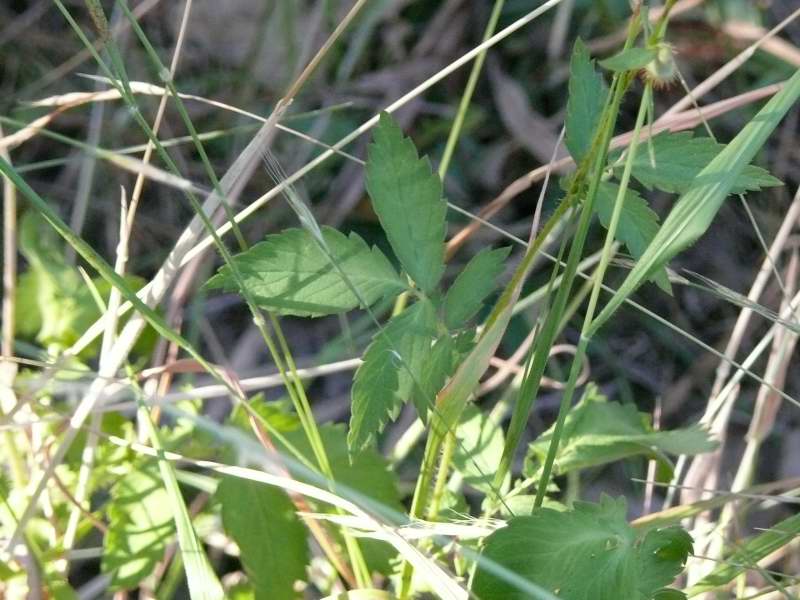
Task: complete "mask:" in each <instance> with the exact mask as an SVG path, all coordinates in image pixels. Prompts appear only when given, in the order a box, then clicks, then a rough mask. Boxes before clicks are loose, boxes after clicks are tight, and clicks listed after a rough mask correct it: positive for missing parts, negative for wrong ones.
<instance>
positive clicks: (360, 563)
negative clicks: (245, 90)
mask: <svg viewBox="0 0 800 600" xmlns="http://www.w3.org/2000/svg"><path fill="white" fill-rule="evenodd" d="M55 1H56V4H57V6H58V7H59V9H60V10H61V12H62V14H64V16H65V18H66V19H67V20H68V22H69V23H70V25H71V26H72V27H73V29H74V30H75V31H76V34H77V35H78V36H79V37H80V38H81V40H82V41H83V42H84V45H86V46H87V48H90V52H92V54H93V56H94V58H95V60H96V61H97V62H98V64H99V65H100V66H101V68H102V69H103V70H104V71H105V72H106V73H107V75H108V76H109V78H110V79H111V81H112V84H113V85H115V87H117V89H118V90H119V92H120V95H121V96H122V98H123V100H125V101H126V103H127V104H128V105H129V107H130V108H131V110H132V114H133V116H134V119H135V120H136V122H137V124H138V125H139V126H140V127H141V128H142V130H143V131H144V132H145V133H146V134H147V136H148V138H149V139H150V140H151V141H152V142H153V144H154V146H155V148H156V151H157V152H158V154H159V156H160V157H161V158H162V160H164V162H165V164H166V165H167V167H168V168H169V169H170V170H171V171H172V172H173V173H176V174H177V173H178V169H177V166H176V165H175V163H174V162H173V161H172V159H171V158H170V156H169V155H168V154H167V153H166V151H165V149H164V148H163V146H162V145H161V144H160V142H159V140H158V139H157V137H156V136H155V135H154V133H153V131H152V130H151V128H150V126H149V124H148V123H147V122H146V121H145V120H144V118H143V117H142V115H141V113H140V112H139V110H138V106H137V105H136V102H135V100H134V98H133V95H132V92H131V90H130V87H129V84H128V81H127V77H126V76H125V69H124V65H123V63H122V60H121V59H120V57H119V53H118V51H117V50H116V46H115V45H114V44H113V40H112V41H111V43H110V44H109V54H110V56H111V57H112V63H113V64H114V67H115V68H116V70H117V73H116V74H114V73H112V72H111V71H110V70H109V69H108V67H107V66H106V65H105V63H104V62H103V61H102V59H101V58H100V56H99V55H98V54H97V53H96V52H94V51H93V50H94V48H93V47H92V46H91V43H90V42H89V41H88V40H87V39H86V37H85V35H84V34H83V32H82V31H81V29H80V27H79V26H78V25H77V23H75V21H74V19H72V16H71V15H70V14H69V12H68V11H67V10H66V8H65V7H64V6H63V4H62V3H61V1H60V0H55ZM118 4H119V6H120V7H121V8H122V10H123V11H124V12H125V14H126V16H127V18H128V19H129V21H130V23H131V26H132V27H133V29H134V31H135V32H136V34H137V36H138V37H139V39H140V40H141V41H142V44H143V45H144V46H145V49H146V50H147V51H148V55H149V57H150V59H151V61H152V62H153V63H154V65H155V66H156V68H158V70H159V72H160V73H166V72H167V71H166V70H165V68H164V66H163V65H162V64H161V62H160V59H159V58H158V55H157V53H156V52H155V50H154V49H153V48H152V46H151V45H150V44H149V41H148V40H147V38H146V36H145V35H144V32H143V31H142V29H141V27H139V25H138V22H137V21H136V19H135V17H134V16H133V14H132V13H131V12H130V9H129V8H128V7H127V4H126V3H125V2H124V1H122V0H118ZM165 80H166V84H167V89H168V90H169V91H170V93H171V95H172V96H173V98H174V99H175V102H176V105H177V106H178V111H179V114H180V116H181V117H182V119H183V120H184V123H185V124H186V126H187V128H188V129H189V132H190V134H191V137H192V140H193V142H194V144H195V147H196V148H198V152H199V153H200V154H201V156H205V152H204V151H203V150H202V143H201V142H200V140H199V138H198V135H197V132H196V130H195V128H194V126H193V125H192V123H191V120H190V119H189V116H188V112H187V111H186V109H185V107H184V105H183V103H182V101H181V99H180V97H179V96H178V93H177V91H176V90H175V87H174V85H173V84H172V82H171V80H170V79H169V78H168V77H166V78H165ZM204 166H205V167H206V170H207V171H208V173H209V177H210V179H211V180H212V182H214V183H215V189H216V191H217V193H219V194H220V197H221V199H222V205H223V207H224V208H225V209H226V216H227V217H228V218H229V219H231V220H232V214H231V213H230V209H229V207H228V206H227V204H226V202H225V200H224V195H223V194H222V193H221V190H220V189H219V182H218V181H217V179H216V176H215V174H214V173H213V169H212V168H211V165H210V162H209V161H208V160H207V158H206V160H204ZM185 195H186V197H187V199H188V200H189V203H190V204H191V206H192V209H193V210H194V212H195V213H196V214H197V216H198V218H199V219H200V221H201V222H202V224H203V226H204V228H205V229H206V231H208V233H209V234H210V235H211V237H212V240H213V242H214V244H215V246H216V247H217V249H218V251H219V252H220V255H221V256H222V258H223V260H224V262H225V263H226V264H228V265H229V266H230V268H231V272H232V274H233V277H234V279H235V280H236V282H237V284H238V286H239V288H240V289H241V290H242V295H243V297H244V299H245V301H246V303H247V305H248V307H249V308H250V310H251V313H252V315H253V319H254V322H255V324H256V327H257V328H258V330H259V332H260V333H261V335H262V337H263V338H264V341H265V343H266V344H267V347H268V349H269V351H270V353H271V355H272V357H273V360H274V361H275V364H276V366H277V367H278V370H279V372H280V374H281V377H282V379H283V381H284V384H285V386H286V389H287V391H288V392H289V395H290V397H291V399H292V401H293V403H294V405H295V408H296V410H297V411H298V414H299V415H300V418H301V423H303V425H304V430H305V433H306V435H307V437H308V439H309V444H310V445H311V447H312V449H313V451H314V454H315V458H316V459H317V462H318V464H319V467H320V471H321V472H322V474H323V475H324V476H325V477H326V478H328V479H329V480H331V481H332V480H333V477H332V471H331V469H330V464H329V462H328V460H327V455H326V454H325V449H324V447H323V446H322V444H321V439H320V437H319V432H318V430H317V428H316V423H315V422H314V421H313V418H311V419H309V418H308V414H309V410H306V407H307V405H308V402H307V399H305V403H304V402H303V400H302V398H300V397H299V396H298V393H297V388H298V387H301V388H302V385H299V386H295V385H294V384H293V382H292V379H291V378H290V377H289V375H288V374H287V372H286V369H285V367H284V363H283V361H282V360H281V359H280V353H279V351H278V347H277V346H276V344H275V343H274V341H273V340H272V339H271V336H270V334H269V330H268V328H267V325H266V322H265V321H264V318H263V316H262V314H261V312H260V311H259V309H258V308H257V307H256V305H255V302H254V300H253V298H252V297H251V295H250V294H249V293H248V291H247V289H246V287H245V286H244V284H243V279H242V277H241V273H240V272H239V270H238V267H237V266H236V264H235V263H234V262H233V260H232V256H231V255H230V252H229V251H228V249H227V248H226V247H225V245H224V244H223V243H222V241H221V239H220V238H219V235H218V234H217V233H216V228H215V227H214V226H213V224H212V223H211V221H210V219H209V217H208V215H206V213H205V211H204V210H203V209H202V207H201V205H200V203H199V201H198V199H197V197H196V196H195V195H194V194H193V193H192V192H191V191H188V190H187V191H185ZM72 237H75V236H72ZM237 237H238V238H239V240H240V243H243V242H244V240H243V238H242V237H241V236H237ZM135 304H136V303H134V305H135ZM139 304H142V303H141V302H139ZM157 330H158V328H157ZM159 333H162V332H161V331H159ZM162 335H163V333H162ZM168 339H170V338H168ZM181 339H182V338H181ZM190 352H191V351H190ZM194 357H195V358H196V359H198V362H199V363H200V364H201V365H203V366H204V368H206V370H209V369H212V372H213V371H215V370H213V368H212V367H211V366H210V365H208V363H207V362H206V361H205V360H204V359H202V357H200V356H199V355H195V356H194ZM295 379H296V378H295ZM223 383H225V385H226V386H228V387H229V388H231V386H230V384H229V382H227V381H225V380H224V378H223ZM231 391H232V395H233V397H235V398H238V399H239V400H240V401H242V404H243V405H244V407H245V409H248V408H249V407H248V406H247V404H246V402H244V398H241V397H240V394H239V393H238V392H237V391H236V390H234V389H232V388H231ZM304 417H305V418H304ZM315 434H316V435H315ZM344 536H345V539H346V540H348V539H350V540H349V543H348V544H347V545H348V551H349V552H350V553H351V559H352V562H353V565H354V567H355V568H354V571H355V573H356V578H357V582H358V584H359V586H363V587H368V586H369V585H370V578H369V574H368V573H367V572H366V566H365V561H364V559H363V554H362V553H361V552H360V549H359V548H358V545H357V542H356V541H355V540H354V539H352V536H350V535H349V534H347V533H345V534H344Z"/></svg>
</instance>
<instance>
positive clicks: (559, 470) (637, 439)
mask: <svg viewBox="0 0 800 600" xmlns="http://www.w3.org/2000/svg"><path fill="white" fill-rule="evenodd" d="M552 433H553V430H552V428H551V429H549V430H548V431H546V432H544V433H543V434H542V435H540V436H539V437H538V438H537V439H536V440H535V441H534V442H533V443H532V444H531V445H530V447H529V449H528V457H527V461H526V463H527V464H526V471H527V472H528V474H530V475H533V474H535V473H536V471H537V469H538V468H539V467H540V466H541V464H542V463H543V462H544V459H545V456H547V450H548V448H549V446H550V441H551V438H552ZM715 447H716V443H715V442H714V441H713V440H712V439H711V438H710V437H709V434H708V432H707V431H704V430H703V429H701V428H699V427H690V428H687V429H676V430H671V431H654V430H653V429H652V427H651V426H650V423H649V422H648V420H647V417H646V415H645V414H643V413H640V412H639V411H638V410H637V409H636V407H635V406H633V405H629V404H627V405H623V404H620V403H618V402H608V401H607V400H606V398H605V396H602V395H601V394H599V393H598V392H597V389H596V388H595V387H594V386H590V387H589V389H587V391H586V393H585V394H584V396H583V398H582V399H581V401H580V402H579V403H578V404H577V405H575V407H574V408H573V409H572V410H571V411H570V413H569V414H568V415H567V418H566V421H565V422H564V429H563V433H562V437H561V443H560V444H559V449H558V454H557V455H556V461H555V463H554V465H553V472H554V473H555V474H556V475H563V474H565V473H568V472H570V471H575V470H578V469H585V468H587V467H594V466H597V465H602V464H607V463H610V462H614V461H616V460H620V459H622V458H628V457H631V456H653V455H655V456H660V455H663V454H673V455H680V454H700V453H702V452H710V451H711V450H713V449H714V448H715Z"/></svg>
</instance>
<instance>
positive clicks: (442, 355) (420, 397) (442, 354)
mask: <svg viewBox="0 0 800 600" xmlns="http://www.w3.org/2000/svg"><path fill="white" fill-rule="evenodd" d="M457 355H458V351H457V349H456V342H455V341H454V340H453V338H452V337H451V335H450V334H449V333H445V334H443V335H441V336H440V337H439V339H437V340H436V342H435V343H434V344H433V347H432V348H431V353H430V356H429V357H428V360H426V361H425V362H424V364H423V365H422V371H421V373H420V379H419V383H420V388H421V392H422V393H420V394H414V396H413V399H414V405H415V406H416V408H417V413H418V414H419V415H420V418H421V419H422V420H423V421H425V420H426V417H427V414H428V410H429V409H430V403H432V402H433V400H434V398H435V397H436V394H437V393H438V392H439V390H441V389H442V387H444V384H445V382H446V381H447V378H448V377H449V376H450V375H452V374H453V370H454V369H455V367H456V366H457V361H456V358H457Z"/></svg>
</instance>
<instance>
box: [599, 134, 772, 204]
mask: <svg viewBox="0 0 800 600" xmlns="http://www.w3.org/2000/svg"><path fill="white" fill-rule="evenodd" d="M649 143H650V144H651V149H652V151H647V152H645V151H644V150H643V151H642V152H639V153H638V154H637V155H636V158H635V159H634V162H633V170H632V171H631V174H632V175H633V176H634V177H635V178H636V179H637V180H638V181H639V182H640V183H641V184H642V185H643V186H645V187H646V188H648V189H653V188H657V189H660V190H663V191H665V192H670V193H678V194H682V193H684V192H686V191H688V190H689V189H690V188H691V187H692V186H694V185H697V184H698V183H702V181H703V180H702V179H701V180H698V175H699V174H700V171H702V170H703V169H704V168H705V167H706V165H708V164H709V163H710V162H711V161H712V160H713V159H714V158H715V157H716V156H717V155H718V154H719V153H720V152H722V150H723V149H724V148H725V145H724V144H720V143H717V142H715V141H714V140H713V139H712V138H710V137H694V135H693V134H692V132H691V131H681V132H677V133H668V132H665V133H659V134H658V135H656V136H655V137H653V138H652V140H650V142H649ZM617 156H618V153H617ZM612 160H613V159H612ZM621 168H622V167H618V168H617V170H621ZM777 185H782V183H781V181H780V180H779V179H777V178H775V177H773V176H772V175H770V174H769V173H768V172H767V171H766V170H765V169H762V168H761V167H756V166H754V165H745V166H744V167H743V168H742V171H741V173H739V174H738V175H737V176H736V178H735V179H734V183H733V187H732V188H731V190H730V192H729V193H731V194H739V193H744V192H748V191H758V190H760V189H762V188H765V187H773V186H777Z"/></svg>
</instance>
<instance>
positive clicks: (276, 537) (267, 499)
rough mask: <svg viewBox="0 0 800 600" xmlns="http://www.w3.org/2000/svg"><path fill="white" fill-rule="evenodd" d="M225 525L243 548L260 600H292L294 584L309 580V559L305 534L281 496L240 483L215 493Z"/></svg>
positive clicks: (230, 482) (227, 481) (226, 481)
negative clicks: (307, 570) (307, 576)
mask: <svg viewBox="0 0 800 600" xmlns="http://www.w3.org/2000/svg"><path fill="white" fill-rule="evenodd" d="M216 497H217V498H218V499H219V501H220V503H221V511H222V525H223V527H224V528H225V531H226V532H227V533H228V535H230V536H231V537H232V538H233V540H234V541H235V542H236V544H237V545H238V546H239V551H240V553H241V554H240V560H241V561H242V565H243V566H244V570H245V572H246V573H247V577H248V578H249V580H250V583H251V584H252V586H253V589H254V591H255V598H256V599H257V600H272V599H273V598H274V599H275V600H293V599H295V598H297V597H298V594H297V593H296V592H295V591H294V583H295V581H298V580H300V581H302V580H304V579H305V578H306V566H307V565H308V563H309V560H310V556H309V551H308V542H307V540H306V528H305V526H304V525H303V524H302V523H301V522H300V519H299V518H298V517H297V514H296V513H295V509H294V505H293V504H292V502H291V500H289V497H288V496H287V495H286V493H285V492H284V491H283V490H280V489H278V488H275V487H273V486H269V485H263V484H260V483H257V482H254V481H248V480H246V479H240V478H238V477H224V478H223V479H222V480H221V481H220V483H219V486H218V487H217V493H216Z"/></svg>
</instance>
